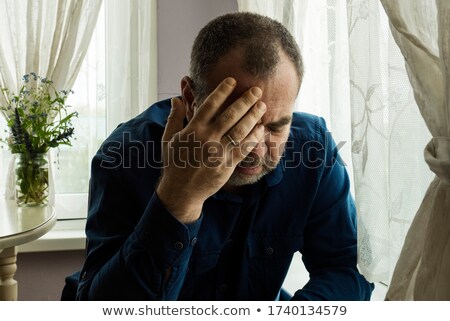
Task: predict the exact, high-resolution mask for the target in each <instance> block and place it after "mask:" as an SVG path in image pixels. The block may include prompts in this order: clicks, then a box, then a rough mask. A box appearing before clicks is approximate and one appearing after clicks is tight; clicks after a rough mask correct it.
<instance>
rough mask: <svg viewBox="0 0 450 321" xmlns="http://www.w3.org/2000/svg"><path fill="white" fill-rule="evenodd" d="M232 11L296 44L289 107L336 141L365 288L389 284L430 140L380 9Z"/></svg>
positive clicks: (368, 4)
mask: <svg viewBox="0 0 450 321" xmlns="http://www.w3.org/2000/svg"><path fill="white" fill-rule="evenodd" d="M405 2H407V1H405ZM238 4H239V10H241V11H254V12H258V13H261V14H264V15H267V16H271V17H273V18H276V19H278V20H279V21H281V22H283V23H284V24H285V26H286V27H287V28H288V29H289V30H290V31H291V32H292V33H293V34H294V36H295V37H296V39H297V40H298V43H299V45H300V48H301V50H302V53H303V58H304V61H305V77H304V82H303V84H302V88H301V92H300V95H299V98H298V102H297V106H296V108H297V110H301V111H307V112H311V113H314V114H318V115H321V116H323V117H324V118H325V119H326V120H327V123H328V127H329V128H330V130H331V131H332V134H333V136H334V138H335V140H336V141H337V142H338V143H341V146H342V148H341V150H340V152H341V154H342V156H343V159H344V161H345V162H346V163H347V165H348V168H347V169H348V172H349V174H350V176H351V178H352V181H353V184H352V186H353V193H354V195H355V201H356V206H357V210H358V248H359V253H358V256H359V258H358V262H359V268H360V270H361V272H362V273H363V274H364V275H365V277H366V278H367V279H368V280H370V281H373V282H384V283H389V282H390V279H391V277H392V273H393V270H394V267H395V264H396V262H397V260H398V257H399V253H400V251H401V248H402V245H403V242H404V238H405V235H406V233H407V231H408V229H409V226H410V224H411V221H412V219H413V217H414V214H415V213H416V211H417V208H418V207H419V205H420V202H421V200H422V198H423V195H424V194H425V191H426V188H427V186H428V184H429V182H430V180H431V175H430V172H429V170H428V169H427V166H426V164H425V162H424V160H423V147H424V146H425V145H426V143H427V141H428V140H429V138H430V134H429V132H428V130H427V128H426V126H425V124H424V121H423V118H422V117H421V115H420V113H419V110H418V108H417V105H416V103H415V101H414V95H413V90H412V88H411V85H410V83H409V81H408V77H407V73H406V71H405V63H404V59H403V56H402V54H401V52H400V50H399V49H398V46H397V45H396V44H395V41H394V39H393V37H392V34H391V32H390V30H389V23H388V19H387V17H386V14H385V12H384V10H383V7H382V6H381V4H380V3H379V2H378V1H373V0H349V1H341V0H319V1H318V0H281V1H280V0H272V1H271V0H238ZM286 10H287V11H289V12H290V14H288V13H287V12H286ZM342 144H343V145H342Z"/></svg>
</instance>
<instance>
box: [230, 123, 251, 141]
mask: <svg viewBox="0 0 450 321" xmlns="http://www.w3.org/2000/svg"><path fill="white" fill-rule="evenodd" d="M232 136H233V137H234V139H237V140H240V139H242V138H244V137H245V136H247V134H246V131H245V129H244V128H243V127H242V126H236V127H234V128H233V133H232Z"/></svg>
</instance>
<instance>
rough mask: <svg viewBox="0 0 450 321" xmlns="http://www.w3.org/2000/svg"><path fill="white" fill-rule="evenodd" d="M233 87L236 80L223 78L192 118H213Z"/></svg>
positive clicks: (204, 119) (205, 119) (207, 119)
mask: <svg viewBox="0 0 450 321" xmlns="http://www.w3.org/2000/svg"><path fill="white" fill-rule="evenodd" d="M235 87H236V80H235V79H234V78H231V77H228V78H225V79H224V80H223V81H222V82H221V83H220V84H219V85H218V86H217V87H216V89H214V91H213V92H212V93H211V94H210V95H209V96H208V97H207V98H206V99H205V101H204V102H203V103H202V104H201V105H200V107H199V108H198V110H197V112H196V114H195V115H194V117H193V120H194V119H201V120H202V121H210V120H211V119H213V118H214V117H215V116H216V114H217V112H218V111H219V109H220V107H221V106H222V105H223V103H224V102H225V101H226V100H227V98H228V96H230V95H231V93H232V92H233V90H234V88H235Z"/></svg>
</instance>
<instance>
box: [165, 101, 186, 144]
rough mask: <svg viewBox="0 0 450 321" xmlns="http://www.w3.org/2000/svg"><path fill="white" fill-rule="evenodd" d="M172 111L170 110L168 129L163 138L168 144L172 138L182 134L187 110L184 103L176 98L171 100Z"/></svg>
mask: <svg viewBox="0 0 450 321" xmlns="http://www.w3.org/2000/svg"><path fill="white" fill-rule="evenodd" d="M171 104H172V109H171V110H170V114H169V117H168V118H167V124H166V128H165V130H164V134H163V137H162V140H163V142H168V141H170V140H171V139H172V137H173V136H174V135H175V134H176V133H178V132H180V131H181V130H182V129H183V127H184V118H185V117H186V108H185V107H184V104H183V101H182V100H181V99H180V98H178V97H174V98H172V100H171Z"/></svg>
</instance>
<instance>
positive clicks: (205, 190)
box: [77, 13, 373, 300]
mask: <svg viewBox="0 0 450 321" xmlns="http://www.w3.org/2000/svg"><path fill="white" fill-rule="evenodd" d="M302 76H303V65H302V60H301V56H300V53H299V50H298V47H297V45H296V43H295V40H294V39H293V37H292V36H291V35H290V34H289V32H288V31H287V30H286V29H285V28H284V27H283V26H282V25H281V24H279V23H278V22H275V21H273V20H271V19H269V18H266V17H262V16H259V15H256V14H250V13H233V14H228V15H224V16H221V17H219V18H216V19H215V20H213V21H211V22H210V23H209V24H208V25H206V26H205V27H204V28H203V29H202V30H201V31H200V33H199V35H198V36H197V38H196V40H195V42H194V45H193V50H192V56H191V76H190V77H185V78H183V79H182V81H181V93H182V95H181V97H180V98H179V97H176V98H173V99H172V100H171V101H168V100H167V101H162V102H159V103H157V104H155V105H153V106H151V107H150V108H149V109H148V110H146V111H145V112H144V113H142V114H141V115H139V116H137V117H136V118H134V119H132V120H130V121H129V122H127V123H124V124H122V125H121V126H119V127H118V128H117V129H116V130H115V131H114V132H113V133H112V134H111V136H110V137H109V138H108V139H107V140H106V141H105V143H104V144H103V145H102V147H101V148H100V150H99V152H98V153H97V155H96V156H95V157H94V159H93V162H92V176H91V185H90V200H89V213H88V221H87V225H86V233H87V239H88V243H87V258H86V262H85V264H84V266H83V268H82V270H81V273H80V278H79V284H78V288H77V298H78V299H81V300H91V299H92V300H108V299H115V300H121V299H124V300H130V299H140V300H275V299H279V298H280V293H283V291H281V286H282V284H283V280H284V278H285V276H286V273H287V271H288V268H289V266H290V264H291V260H292V257H293V254H294V253H295V252H296V251H300V252H301V253H302V258H303V262H304V264H305V266H306V268H307V269H308V271H309V273H310V281H309V282H308V283H307V284H306V285H305V286H304V287H303V288H302V289H299V290H298V291H297V292H296V293H294V295H293V297H292V298H293V299H298V300H368V299H370V295H371V292H372V289H373V286H372V285H371V284H369V283H368V282H367V281H366V280H365V279H364V277H363V276H362V275H360V273H359V272H358V270H357V268H356V252H357V251H356V223H355V220H356V217H355V208H354V205H353V202H352V198H351V196H350V194H349V179H348V177H347V174H346V171H345V168H344V167H343V165H342V164H341V162H340V161H339V158H338V155H337V150H336V148H335V146H334V144H333V142H332V139H331V137H330V135H329V133H327V131H326V128H325V124H324V121H323V120H322V119H320V118H318V117H315V116H312V115H307V114H300V113H293V106H294V102H295V99H296V97H297V94H298V91H299V88H300V84H301V80H302ZM170 105H171V106H170ZM169 113H170V114H169ZM299 286H300V284H299ZM286 297H287V295H286V294H284V293H283V296H282V298H286Z"/></svg>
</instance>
